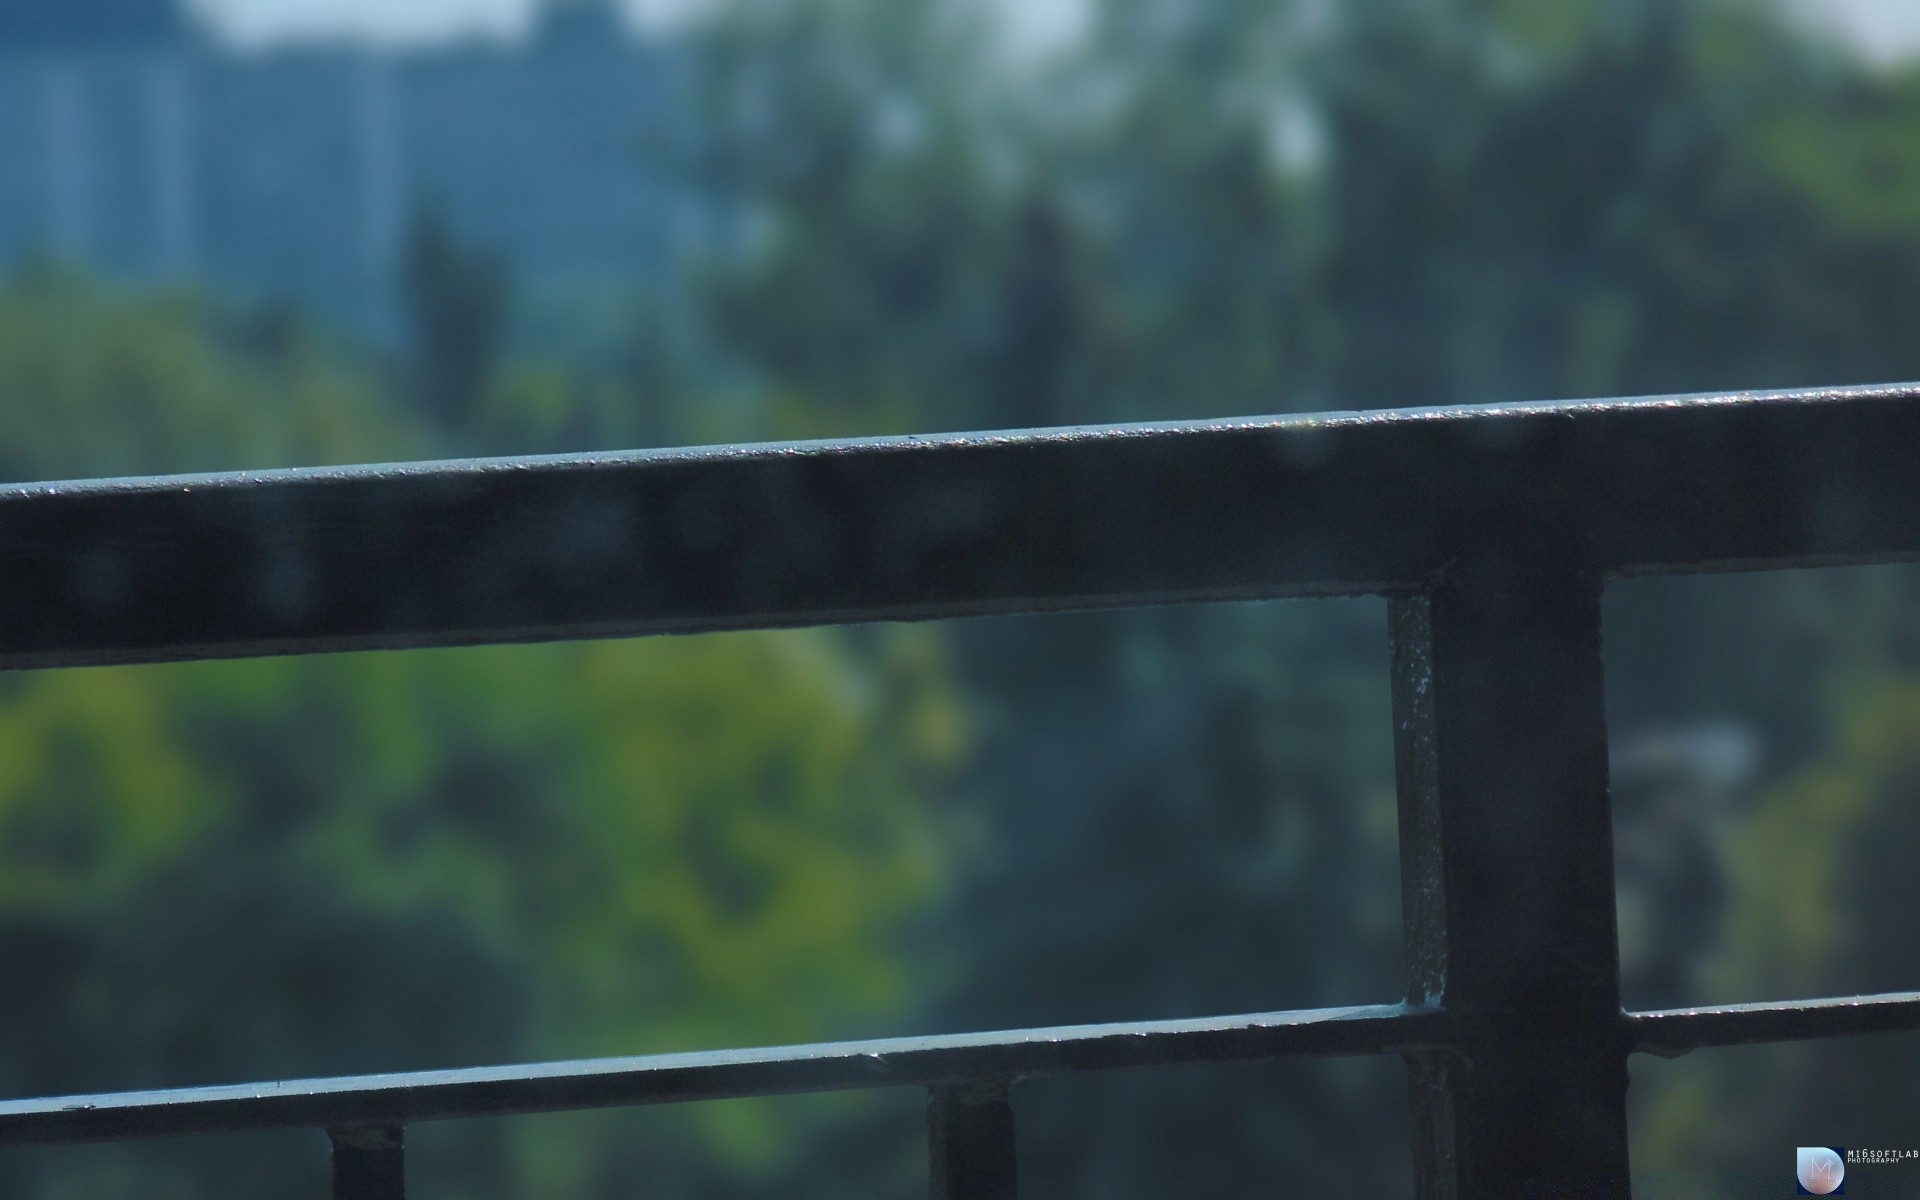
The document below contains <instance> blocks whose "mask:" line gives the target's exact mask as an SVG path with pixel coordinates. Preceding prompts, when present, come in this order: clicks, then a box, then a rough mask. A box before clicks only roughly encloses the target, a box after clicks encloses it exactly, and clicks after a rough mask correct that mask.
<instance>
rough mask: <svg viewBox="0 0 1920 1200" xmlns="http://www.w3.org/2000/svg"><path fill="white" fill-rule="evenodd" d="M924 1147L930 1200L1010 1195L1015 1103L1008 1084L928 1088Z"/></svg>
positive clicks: (989, 1199) (1008, 1199)
mask: <svg viewBox="0 0 1920 1200" xmlns="http://www.w3.org/2000/svg"><path fill="white" fill-rule="evenodd" d="M927 1151H928V1158H929V1160H930V1162H931V1165H932V1176H933V1178H932V1187H931V1189H930V1194H931V1195H932V1197H933V1200H1014V1197H1015V1194H1016V1192H1017V1190H1018V1189H1017V1184H1016V1179H1015V1171H1014V1138H1013V1106H1012V1105H1011V1104H1010V1103H1009V1102H1008V1099H1007V1084H1006V1083H1005V1082H996V1083H986V1084H973V1085H960V1086H952V1087H936V1088H933V1089H931V1093H930V1095H929V1096H928V1100H927Z"/></svg>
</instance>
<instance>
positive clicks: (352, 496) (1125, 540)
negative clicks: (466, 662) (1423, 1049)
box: [0, 387, 1920, 667]
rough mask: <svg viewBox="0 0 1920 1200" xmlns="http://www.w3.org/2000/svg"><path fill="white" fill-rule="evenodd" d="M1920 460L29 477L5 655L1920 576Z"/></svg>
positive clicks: (1182, 458) (1582, 434)
mask: <svg viewBox="0 0 1920 1200" xmlns="http://www.w3.org/2000/svg"><path fill="white" fill-rule="evenodd" d="M1916 444H1920V391H1916V390H1915V389H1913V388H1907V387H1900V388H1855V389H1843V390H1834V391H1807V392H1792V393H1774V394H1768V395H1751V394H1737V395H1730V396H1715V397H1695V398H1683V399H1652V400H1632V401H1606V402H1590V403H1571V404H1551V405H1508V406H1495V407H1479V408H1453V409H1425V410H1403V411H1395V412H1375V413H1365V414H1359V413H1344V414H1342V413H1334V414H1325V415H1321V416H1312V417H1288V418H1282V419H1271V420H1241V421H1223V422H1202V423H1189V424H1181V425H1166V426H1120V427H1114V428H1106V429H1062V430H1051V431H1042V432H1027V433H1017V434H975V435H950V436H942V437H927V438H901V439H888V440H872V441H853V442H843V443H814V444H801V445H787V446H750V447H731V448H717V449H708V450H692V451H672V452H648V453H637V454H610V455H586V456H572V457H563V458H535V459H500V460H489V461H479V462H457V463H429V464H413V465H403V466H387V467H356V468H345V469H316V470H301V471H278V472H259V473H245V474H229V475H204V476H191V477H186V476H183V477H177V478H171V479H133V480H107V481H95V482H90V483H72V484H34V485H20V486H13V487H4V488H0V572H4V573H5V575H6V577H7V579H8V580H9V586H8V587H7V588H6V589H5V590H4V592H0V667H50V666H65V665H82V664H100V663H110V662H133V661H147V660H157V659H177V658H209V657H223V656H233V655H249V654H283V653H304V652H310V651H325V650H349V649H368V648H376V647H389V648H391V647H402V646H426V645H452V644H464V643H476V642H499V641H539V640H547V639H557V638H578V637H605V636H628V635H638V634H647V633H677V632H691V631H696V630H710V629H738V628H763V627H774V626H784V625H806V624H828V623H835V622H843V621H855V620H894V619H920V618H931V617H955V616H968V615H980V614H989V613H1009V612H1021V611H1049V610H1060V609H1069V608H1084V607H1098V606H1106V605H1128V604H1150V603H1168V602H1176V601H1194V600H1226V599H1252V598H1259V597H1279V596H1302V595H1336V594H1364V593H1385V592H1405V591H1414V590H1420V589H1422V588H1424V587H1426V586H1427V585H1428V584H1429V583H1430V582H1431V581H1432V580H1433V579H1434V578H1437V577H1438V575H1439V574H1440V573H1442V572H1444V571H1445V569H1446V568H1447V565H1448V564H1449V563H1450V562H1453V561H1455V560H1456V559H1459V558H1461V557H1463V556H1465V557H1472V556H1475V555H1480V556H1484V555H1485V554H1488V553H1492V552H1494V551H1496V550H1498V549H1499V548H1500V547H1503V546H1509V545H1515V544H1520V543H1536V544H1537V543H1538V542H1539V541H1540V537H1539V535H1540V532H1541V531H1542V530H1545V529H1553V530H1557V531H1560V532H1562V533H1564V534H1567V535H1568V537H1567V540H1566V542H1565V544H1564V545H1563V546H1561V547H1560V548H1559V551H1560V553H1561V554H1562V555H1563V557H1564V558H1565V560H1566V562H1567V563H1568V565H1571V566H1578V567H1580V568H1581V569H1583V570H1586V571H1589V572H1592V573H1596V574H1601V573H1608V572H1638V571H1653V570H1661V571H1664V570H1702V569H1709V568H1713V569H1721V568H1741V567H1761V566H1793V565H1814V564H1820V563H1829V562H1840V561H1867V560H1883V559H1888V560H1890V559H1898V558H1909V557H1920V489H1917V488H1914V487H1913V486H1912V454H1911V449H1910V448H1911V447H1912V446H1914V445H1916ZM1682 516H1683V517H1684V519H1679V518H1680V517H1682Z"/></svg>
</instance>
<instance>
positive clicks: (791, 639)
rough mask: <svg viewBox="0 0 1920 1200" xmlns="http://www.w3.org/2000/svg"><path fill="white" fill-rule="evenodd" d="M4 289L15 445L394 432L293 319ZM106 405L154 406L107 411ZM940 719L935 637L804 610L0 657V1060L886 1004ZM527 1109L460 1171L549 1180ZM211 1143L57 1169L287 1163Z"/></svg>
mask: <svg viewBox="0 0 1920 1200" xmlns="http://www.w3.org/2000/svg"><path fill="white" fill-rule="evenodd" d="M0 311H4V313H5V315H6V319H5V320H4V321H0V328H4V330H5V334H4V335H0V336H4V338H5V344H4V348H0V395H4V396H6V397H7V398H8V400H7V403H6V405H5V409H4V411H5V412H6V413H7V415H8V417H9V418H11V419H12V420H13V421H15V422H20V423H22V424H24V423H25V422H26V421H29V420H30V421H32V422H34V424H33V425H31V426H28V427H27V429H26V430H21V431H20V432H16V433H11V434H10V436H9V440H8V443H7V444H8V448H9V449H10V450H11V451H13V452H14V454H15V462H16V463H18V464H19V465H17V466H15V467H14V468H13V469H14V473H15V474H16V475H24V476H27V477H35V476H41V477H44V476H49V475H51V476H74V475H89V474H98V473H106V472H112V471H129V470H140V471H165V470H174V469H179V468H182V467H195V466H211V465H215V464H223V465H230V464H232V463H234V462H236V461H239V462H255V463H259V462H273V461H275V460H276V459H277V460H280V461H286V460H288V459H292V460H294V461H309V462H311V461H316V460H317V461H326V460H329V459H334V458H342V457H344V458H364V457H392V456H394V455H395V453H396V451H397V450H404V449H407V448H411V447H412V446H415V445H419V444H421V442H420V440H419V439H418V437H417V436H416V437H414V438H413V439H412V440H409V436H408V430H407V426H406V425H405V424H404V423H403V422H402V421H400V420H397V419H395V418H394V417H392V416H391V415H389V414H387V413H386V412H384V410H383V408H382V407H381V404H380V400H381V397H380V395H379V392H378V390H377V389H376V388H375V387H374V386H373V385H372V384H371V383H369V382H368V380H367V379H366V378H365V377H362V376H357V375H356V373H355V372H353V371H351V370H349V369H345V368H341V367H339V366H337V365H334V364H332V363H330V362H329V361H328V360H326V359H324V358H322V357H320V356H319V355H318V354H317V353H316V352H313V351H310V350H309V349H308V348H306V347H304V346H303V345H302V344H301V343H300V342H299V340H298V335H296V339H295V345H294V346H293V348H292V349H291V350H289V351H288V352H287V353H286V355H285V357H284V360H276V361H273V362H259V361H255V357H254V356H253V355H252V354H250V353H249V352H247V351H244V350H239V349H236V348H234V347H232V346H229V345H225V344H223V341H222V338H221V336H220V335H219V333H218V331H215V330H210V329H208V328H207V323H206V322H205V321H203V320H202V319H201V317H200V316H199V315H198V314H197V310H196V308H195V306H193V305H192V304H191V303H189V302H187V301H185V300H180V299H156V300H144V301H143V300H134V299H128V298H116V297H111V296H106V295H103V294H101V293H99V292H97V291H94V290H92V289H88V288H85V287H82V286H81V285H79V284H77V283H74V282H72V281H66V280H43V279H37V280H31V281H28V282H25V283H23V284H20V285H18V286H16V287H15V288H13V289H11V290H9V291H8V292H7V293H6V294H5V295H4V296H0ZM35 335H38V336H35ZM49 397H51V400H52V402H50V403H42V402H41V401H42V400H43V399H45V398H49ZM28 398H31V400H32V401H33V402H32V403H26V402H25V401H26V400H27V399H28ZM128 426H132V427H133V429H135V430H138V429H141V428H144V427H151V426H162V427H163V429H164V432H165V436H164V437H160V438H156V439H153V440H146V439H144V438H142V439H138V440H136V439H134V438H132V437H128V438H127V439H126V440H122V439H121V437H117V436H114V435H116V434H124V433H127V432H128V430H127V427H128ZM29 430H30V432H29ZM175 447H179V449H177V450H176V449H175ZM967 736H968V735H967V729H966V723H965V719H964V716H963V713H962V710H961V709H960V708H959V706H958V703H957V698H956V697H955V696H954V694H953V693H952V690H951V687H950V685H949V684H948V683H947V681H946V671H945V668H944V666H943V663H942V651H941V649H940V647H939V645H938V643H937V642H936V641H933V640H931V639H929V638H928V637H927V636H926V635H925V634H924V633H922V632H918V631H913V630H898V631H888V632H887V633H885V634H884V635H883V636H880V637H877V638H867V639H864V641H863V642H862V644H861V645H860V646H859V647H857V648H856V647H854V646H852V645H851V644H849V643H848V641H847V640H846V639H844V638H841V637H839V636H837V635H835V634H834V633H832V632H831V631H817V632H799V633H782V634H769V635H752V636H732V637H701V638H686V639H662V640H655V641H649V642H598V643H586V644H576V645H565V646H559V647H500V648H490V649H480V650H461V651H437V652H419V653H405V654H355V655H340V656H327V657H320V658H311V659H270V660H259V661H250V662H237V663H210V664H195V665H185V666H160V667H142V668H126V669H115V670H70V671H56V672H36V673H25V674H16V675H11V676H5V677H0V757H3V758H4V761H3V762H0V856H3V857H4V861H5V863H6V869H5V871H4V872H0V953H5V954H6V955H7V956H8V961H10V962H13V963H15V964H22V965H23V968H28V969H22V970H20V971H18V972H17V973H16V974H14V975H13V976H12V977H11V982H10V985H9V987H8V988H7V989H6V993H5V999H4V1002H3V1007H0V1011H4V1012H5V1016H6V1019H7V1020H8V1021H10V1022H11V1023H12V1024H13V1026H14V1027H15V1028H19V1029H33V1030H34V1031H35V1037H34V1038H32V1039H31V1040H29V1041H26V1042H21V1043H16V1044H15V1046H14V1048H13V1050H12V1051H11V1052H10V1053H9V1054H8V1055H7V1056H6V1058H5V1059H4V1060H0V1090H4V1091H5V1093H6V1094H9V1095H29V1094H48V1093H57V1092H64V1091H75V1090H92V1089H105V1088H125V1087H142V1086H157V1085H162V1084H182V1083H189V1082H195V1081H200V1082H213V1081H219V1080H230V1079H247V1078H262V1077H281V1078H285V1077H293V1076H299V1075H305V1074H336V1073H343V1072H346V1073H350V1072H354V1071H374V1070H392V1069H405V1068H410V1067H427V1066H444V1065H458V1064H464V1063H475V1062H487V1061H503V1060H504V1061H511V1060H514V1059H527V1058H551V1057H569V1056H590V1055H599V1054H610V1053H641V1052H648V1051H656V1050H664V1049H686V1048H694V1047H701V1046H718V1045H724V1044H732V1043H737V1042H740V1041H756V1042H779V1041H796V1040H807V1039H809V1038H815V1037H819V1036H822V1035H825V1034H830V1033H835V1032H846V1031H847V1029H848V1028H849V1027H850V1026H851V1024H852V1023H853V1022H854V1021H855V1020H856V1019H857V1018H862V1017H864V1018H866V1019H868V1020H874V1019H880V1020H885V1019H888V1016H889V1014H892V1013H894V1012H897V1011H898V1010H899V1009H900V1008H901V1007H902V1006H903V1005H904V1004H905V1003H906V1000H907V997H908V990H907V977H906V975H905V971H906V969H907V968H906V964H905V959H904V956H903V954H902V953H901V952H900V951H899V950H898V946H899V944H900V939H901V937H902V936H903V935H904V933H905V925H904V922H906V921H908V920H909V919H910V918H911V917H912V915H913V914H914V913H915V912H916V911H917V909H918V908H919V907H920V906H922V905H923V904H924V903H925V902H927V901H928V900H929V899H930V898H932V897H933V896H935V895H936V894H937V893H938V891H939V889H940V888H941V886H942V879H941V877H940V867H941V864H940V862H939V860H938V857H937V855H936V854H935V853H934V852H933V849H932V846H933V839H934V837H935V835H936V831H937V830H938V829H939V828H940V825H941V818H940V814H939V813H938V812H937V811H936V810H934V809H932V808H930V807H928V806H927V805H926V804H924V803H917V802H916V800H915V797H924V796H926V795H927V794H928V792H929V790H930V789H931V788H932V786H933V784H934V783H935V782H936V781H937V780H938V779H939V778H940V777H941V776H942V775H943V774H944V773H945V772H946V771H947V770H948V769H949V768H950V767H951V765H952V764H953V762H954V761H955V759H956V756H957V755H958V754H959V753H960V752H961V750H962V749H963V748H964V746H965V743H966V738H967ZM769 997H778V998H779V1000H778V1003H777V1004H770V1003H769V1002H768V998H769ZM687 1123H691V1124H692V1126H693V1129H694V1131H695V1132H698V1131H699V1130H701V1129H705V1131H706V1133H705V1135H704V1136H705V1137H706V1139H707V1140H708V1141H709V1142H711V1143H712V1144H714V1145H716V1146H719V1147H723V1148H724V1147H729V1146H732V1147H735V1148H736V1149H737V1148H738V1147H739V1146H740V1145H742V1144H745V1145H747V1146H750V1147H752V1148H753V1154H751V1155H743V1156H742V1157H743V1159H744V1160H745V1163H746V1166H743V1167H741V1168H739V1169H741V1170H745V1169H747V1167H748V1166H752V1165H753V1164H754V1163H755V1162H758V1163H759V1164H761V1165H762V1166H764V1164H765V1163H766V1161H767V1160H768V1159H769V1157H770V1156H773V1155H774V1152H775V1150H774V1148H776V1147H778V1146H780V1145H782V1144H784V1136H783V1132H782V1127H781V1126H780V1125H778V1124H772V1123H769V1118H768V1116H767V1115H766V1113H765V1112H764V1111H763V1110H761V1109H757V1108H756V1107H755V1106H750V1105H749V1106H741V1105H734V1106H720V1107H709V1108H705V1109H701V1110H695V1111H693V1112H692V1113H690V1114H689V1115H688V1116H687V1118H686V1120H685V1121H684V1122H682V1124H687ZM593 1128H594V1127H593V1126H591V1125H583V1126H579V1127H578V1128H577V1129H575V1131H574V1133H573V1134H572V1135H570V1136H572V1137H574V1138H575V1139H576V1140H577V1139H578V1138H579V1137H586V1136H588V1135H591V1134H592V1133H593ZM555 1136H559V1135H556V1134H553V1133H551V1132H549V1135H548V1137H547V1138H546V1139H545V1140H540V1139H529V1138H528V1137H525V1136H511V1137H507V1138H504V1139H502V1138H493V1139H484V1140H483V1139H480V1138H479V1137H478V1136H477V1135H476V1136H475V1137H474V1138H473V1139H470V1141H471V1145H470V1147H469V1150H470V1152H471V1154H472V1155H473V1156H476V1161H484V1162H491V1163H492V1164H493V1167H492V1168H491V1173H492V1175H493V1176H494V1178H493V1180H492V1182H491V1183H490V1184H488V1185H487V1186H491V1187H498V1186H502V1185H506V1186H509V1187H510V1188H511V1192H512V1194H530V1193H531V1192H534V1191H537V1192H539V1193H540V1194H542V1195H563V1194H569V1193H566V1192H564V1191H560V1190H555V1186H554V1181H553V1179H552V1178H550V1173H549V1171H548V1170H547V1169H546V1168H545V1167H541V1169H538V1170H534V1169H532V1167H531V1165H530V1164H534V1163H547V1162H549V1160H551V1159H552V1158H553V1156H554V1154H555V1149H554V1143H553V1138H554V1137H555ZM662 1136H665V1137H667V1138H668V1139H669V1140H671V1139H672V1137H673V1136H674V1135H672V1134H670V1133H668V1134H663V1135H662ZM680 1136H682V1137H684V1136H685V1135H684V1134H682V1135H680ZM716 1139H717V1140H716ZM743 1139H744V1143H743ZM608 1140H609V1139H608V1137H607V1136H606V1135H602V1136H600V1137H599V1138H598V1139H597V1140H594V1139H593V1138H591V1137H589V1140H588V1143H587V1144H585V1145H575V1146H573V1148H572V1150H571V1153H570V1155H563V1157H568V1156H571V1157H576V1158H581V1159H583V1160H585V1161H587V1162H596V1161H600V1160H602V1159H604V1160H605V1161H606V1162H607V1163H609V1164H617V1163H620V1162H626V1163H627V1164H628V1167H629V1168H631V1169H638V1168H639V1167H640V1165H641V1164H640V1161H639V1159H638V1158H637V1157H636V1158H631V1159H630V1158H627V1157H625V1155H626V1154H628V1153H631V1154H635V1155H637V1154H638V1153H639V1148H629V1150H628V1151H625V1152H613V1153H611V1154H600V1153H598V1152H597V1151H599V1150H604V1149H605V1148H606V1143H607V1142H608ZM621 1140H624V1139H621ZM654 1149H655V1150H656V1151H658V1149H659V1146H658V1145H657V1144H656V1145H655V1146H654ZM103 1153H105V1154H106V1155H107V1157H108V1158H113V1157H114V1156H115V1155H116V1154H120V1153H121V1152H103ZM128 1153H131V1152H128ZM123 1157H124V1155H123ZM225 1157H226V1161H224V1162H223V1163H220V1164H218V1165H217V1166H211V1165H210V1164H204V1163H202V1164H200V1165H198V1166H196V1165H194V1164H195V1161H196V1160H193V1159H192V1157H191V1156H190V1155H188V1156H185V1157H180V1156H176V1158H177V1162H176V1163H175V1166H176V1167H177V1168H178V1170H179V1171H183V1172H186V1173H185V1174H179V1175H169V1174H168V1173H167V1171H166V1170H163V1169H162V1167H161V1165H160V1164H159V1163H157V1162H155V1161H152V1160H150V1159H140V1160H137V1161H138V1162H139V1163H140V1164H141V1165H140V1166H137V1167H134V1166H129V1167H127V1168H125V1169H123V1170H122V1171H120V1172H119V1173H118V1174H116V1173H115V1172H114V1171H113V1170H111V1169H108V1168H105V1167H102V1168H97V1170H99V1171H103V1172H104V1174H89V1175H87V1176H85V1177H84V1178H87V1179H89V1180H90V1181H91V1182H89V1183H87V1184H86V1185H85V1191H86V1194H89V1195H93V1196H110V1195H126V1196H143V1197H144V1196H151V1195H156V1194H166V1189H169V1188H171V1189H175V1190H178V1189H181V1188H187V1187H188V1184H187V1183H186V1182H185V1181H186V1180H190V1179H193V1178H195V1177H196V1172H204V1171H206V1170H209V1169H212V1170H214V1171H215V1172H216V1173H217V1177H218V1178H220V1179H221V1180H222V1181H223V1184H222V1186H223V1187H231V1188H235V1189H238V1191H237V1193H235V1194H267V1193H270V1192H274V1191H276V1190H277V1189H279V1188H280V1187H283V1186H285V1179H286V1177H287V1173H288V1169H289V1166H288V1164H287V1163H285V1162H284V1161H281V1160H280V1159H279V1158H278V1157H277V1156H276V1155H273V1154H267V1153H255V1154H249V1153H247V1152H246V1150H245V1148H244V1147H242V1148H240V1149H237V1150H233V1151H230V1152H229V1154H228V1155H226V1156H225ZM43 1161H44V1160H42V1159H37V1158H33V1157H30V1156H22V1157H20V1158H18V1159H17V1161H15V1162H12V1163H9V1164H7V1165H8V1166H11V1167H13V1168H14V1170H15V1172H16V1173H15V1174H13V1175H12V1176H11V1177H10V1178H9V1179H8V1182H7V1184H6V1191H7V1194H9V1195H23V1196H36V1195H47V1196H53V1195H60V1194H64V1193H63V1192H62V1191H61V1190H60V1189H61V1188H62V1187H63V1186H67V1185H70V1184H72V1182H73V1177H72V1176H70V1175H67V1174H64V1173H62V1172H59V1171H53V1172H51V1173H48V1172H47V1171H43V1170H42V1169H41V1164H42V1163H43ZM129 1161H134V1160H129ZM520 1168H526V1169H527V1170H528V1171H529V1173H527V1174H524V1175H523V1174H520V1173H518V1171H519V1169H520ZM604 1169H606V1170H612V1169H613V1168H612V1166H608V1167H606V1168H604ZM89 1170H96V1168H89ZM198 1177H199V1178H201V1179H203V1180H206V1179H211V1178H214V1177H215V1176H214V1175H206V1174H199V1175H198ZM114 1179H118V1180H120V1182H118V1183H114V1182H112V1180H114ZM62 1180H66V1181H67V1183H66V1184H63V1183H62ZM169 1180H171V1182H169ZM199 1186H201V1187H206V1186H211V1185H210V1184H207V1183H205V1182H203V1183H202V1184H201V1185H199ZM580 1186H581V1187H582V1188H584V1187H585V1186H586V1184H585V1183H581V1184H580ZM42 1189H48V1190H42ZM425 1190H426V1194H430V1195H431V1194H435V1193H434V1192H433V1191H432V1190H431V1187H429V1188H427V1189H425ZM180 1194H192V1190H191V1189H189V1190H187V1191H183V1192H181V1193H180ZM446 1194H455V1193H446ZM571 1194H581V1195H585V1194H592V1193H591V1192H590V1191H585V1190H582V1191H576V1192H574V1193H571Z"/></svg>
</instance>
